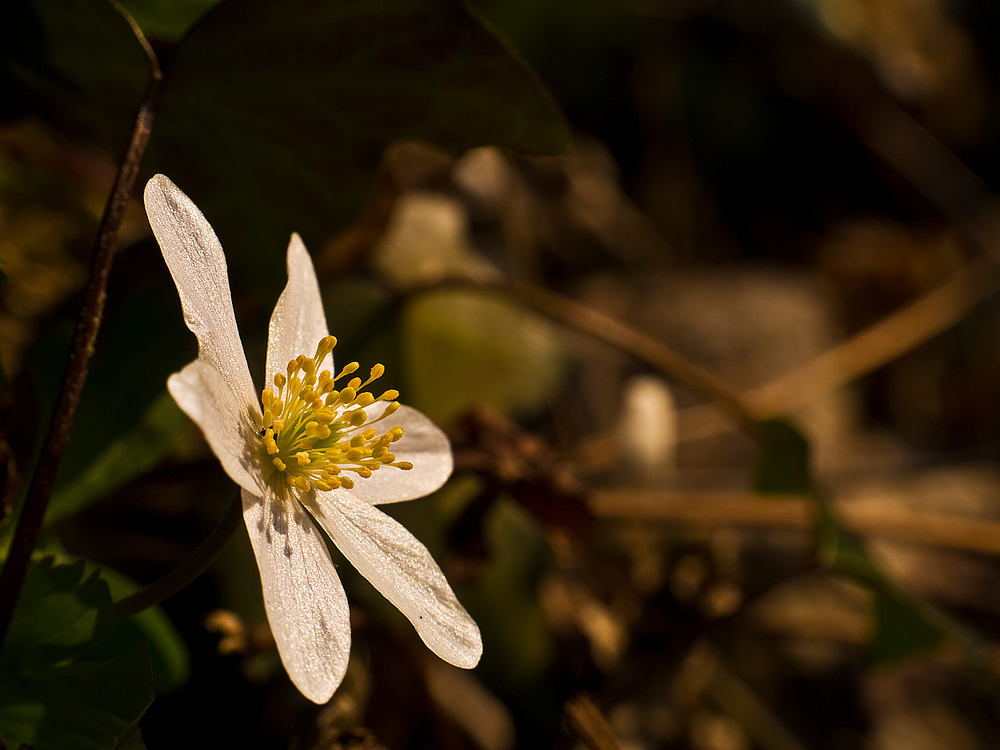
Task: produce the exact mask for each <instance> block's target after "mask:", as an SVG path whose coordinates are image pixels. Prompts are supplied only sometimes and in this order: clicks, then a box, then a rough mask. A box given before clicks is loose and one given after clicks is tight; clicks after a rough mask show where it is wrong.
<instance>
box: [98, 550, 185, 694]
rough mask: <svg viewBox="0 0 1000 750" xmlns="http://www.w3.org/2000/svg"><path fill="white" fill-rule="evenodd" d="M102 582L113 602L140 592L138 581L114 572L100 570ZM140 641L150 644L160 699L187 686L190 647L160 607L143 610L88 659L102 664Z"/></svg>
mask: <svg viewBox="0 0 1000 750" xmlns="http://www.w3.org/2000/svg"><path fill="white" fill-rule="evenodd" d="M101 578H102V579H104V581H105V582H106V583H107V584H108V588H109V589H110V590H111V598H112V599H113V600H114V601H120V600H121V599H124V598H125V597H126V596H129V595H131V594H134V593H135V592H136V591H138V590H139V585H138V584H137V583H136V582H135V581H133V580H131V579H130V578H128V577H127V576H125V575H122V574H121V573H119V572H117V571H115V570H112V569H111V568H107V567H104V568H101ZM141 641H146V642H147V643H148V644H149V660H150V662H151V663H152V667H153V684H154V686H155V688H156V693H157V694H158V695H160V694H163V693H169V692H171V691H173V690H176V689H177V688H179V687H181V686H182V685H183V684H184V683H185V682H187V679H188V677H189V675H190V670H191V658H190V655H189V653H188V649H187V645H186V644H185V643H184V641H183V639H182V638H181V636H180V633H178V632H177V629H176V628H175V627H174V625H173V623H172V622H171V621H170V619H169V618H168V617H167V616H166V615H165V614H164V612H163V610H162V609H161V608H160V607H150V608H149V609H144V610H143V611H142V612H139V613H138V614H135V615H133V616H132V617H130V618H128V619H127V620H123V621H121V622H119V623H118V627H117V628H115V631H114V632H113V633H112V634H111V635H110V636H108V639H107V640H106V641H105V642H104V643H102V644H101V645H100V646H98V647H97V648H96V649H94V650H92V651H89V652H87V658H88V659H95V660H99V659H102V658H105V657H108V656H112V655H114V654H117V653H122V652H123V651H127V650H129V649H130V648H132V647H133V646H135V645H136V644H137V643H140V642H141Z"/></svg>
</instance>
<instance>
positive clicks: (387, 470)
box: [145, 175, 483, 703]
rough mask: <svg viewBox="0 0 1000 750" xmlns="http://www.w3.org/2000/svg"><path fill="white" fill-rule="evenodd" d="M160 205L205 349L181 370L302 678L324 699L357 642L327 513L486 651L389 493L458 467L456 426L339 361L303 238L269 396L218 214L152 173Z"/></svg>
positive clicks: (450, 634) (452, 649) (401, 599)
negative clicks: (241, 316) (210, 214)
mask: <svg viewBox="0 0 1000 750" xmlns="http://www.w3.org/2000/svg"><path fill="white" fill-rule="evenodd" d="M145 202H146V212H147V214H148V215H149V223H150V224H151V225H152V227H153V233H154V234H155V235H156V239H157V241H158V242H159V243H160V248H161V249H162V251H163V258H164V260H166V262H167V266H168V267H169V268H170V273H171V275H172V276H173V278H174V283H175V284H176V285H177V292H178V294H179V295H180V298H181V306H182V308H183V309H184V320H185V322H186V323H187V327H188V328H190V329H191V331H192V332H193V333H194V335H195V336H196V337H197V338H198V358H197V359H196V360H195V361H194V362H191V363H190V364H189V365H187V367H185V368H184V369H183V370H181V371H180V372H177V373H174V374H173V375H171V376H170V378H169V380H168V381H167V388H168V390H169V391H170V394H171V395H172V396H173V397H174V400H176V401H177V404H178V406H180V408H181V409H183V410H184V412H185V413H187V415H188V416H189V417H191V419H192V420H194V422H195V423H196V424H197V425H198V426H199V427H200V428H201V430H202V432H204V434H205V439H206V440H207V441H208V444H209V445H210V446H211V448H212V450H213V451H214V452H215V455H216V456H218V458H219V461H220V462H221V463H222V466H223V468H224V469H225V470H226V473H227V474H229V476H230V477H231V478H232V479H233V481H235V482H236V483H237V484H238V485H239V486H240V487H241V488H242V498H243V518H244V520H245V521H246V526H247V532H248V533H249V534H250V540H251V542H252V543H253V549H254V553H255V554H256V556H257V565H258V567H259V568H260V579H261V583H262V585H263V589H264V605H265V608H266V610H267V619H268V621H269V622H270V624H271V630H272V631H273V632H274V639H275V641H276V642H277V645H278V653H279V654H280V655H281V661H282V662H283V663H284V665H285V669H287V670H288V674H289V676H290V677H291V678H292V682H294V683H295V685H296V686H297V687H298V688H299V690H301V691H302V693H303V694H304V695H305V696H306V697H307V698H309V699H310V700H313V701H315V702H317V703H322V702H325V701H327V700H329V698H330V696H331V695H332V694H333V691H334V690H335V689H336V688H337V686H338V685H339V684H340V682H341V680H342V679H343V677H344V672H345V670H346V668H347V660H348V656H349V654H350V650H351V629H350V621H349V610H348V606H347V597H346V596H345V595H344V587H343V586H342V585H341V583H340V579H339V578H338V577H337V573H336V571H335V569H334V565H333V562H332V561H331V559H330V554H329V552H328V551H327V547H326V543H325V542H324V540H323V537H322V536H321V535H320V533H319V531H318V530H317V528H316V526H315V524H314V521H315V522H316V523H318V524H319V525H320V526H322V527H323V530H324V531H326V533H327V534H328V535H329V537H330V539H332V540H333V543H334V544H336V545H337V548H338V549H340V551H341V552H342V553H343V554H344V556H345V557H346V558H347V559H348V560H350V561H351V563H352V564H353V565H354V566H355V567H356V568H357V569H358V571H359V572H360V573H361V574H362V575H363V576H365V578H367V579H368V580H369V581H370V582H371V583H372V585H374V586H375V588H376V589H378V590H379V591H380V592H381V593H382V594H383V595H384V596H385V597H386V598H387V599H388V600H389V601H391V602H392V603H393V604H394V605H395V606H396V607H398V608H399V610H400V611H401V612H402V613H403V614H404V615H406V616H407V617H408V618H409V620H410V622H412V623H413V626H414V627H415V628H416V630H417V633H418V634H419V635H420V637H421V638H422V639H423V641H424V643H426V644H427V645H428V646H429V647H430V649H431V650H432V651H434V653H436V654H437V655H438V656H440V657H441V658H442V659H444V660H445V661H447V662H450V663H451V664H454V665H456V666H459V667H465V668H471V667H474V666H475V665H476V664H477V663H478V661H479V657H480V655H481V654H482V650H483V646H482V640H481V639H480V635H479V628H477V627H476V623H475V622H473V620H472V618H471V617H469V615H468V613H467V612H466V611H465V609H463V608H462V605H461V604H459V602H458V599H456V598H455V594H454V593H453V592H452V590H451V587H450V586H449V585H448V581H447V580H446V579H445V577H444V575H443V574H442V573H441V569H440V568H438V566H437V564H436V563H435V562H434V560H433V558H431V556H430V553H428V551H427V549H426V548H425V547H424V546H423V545H422V544H421V543H420V542H418V541H417V540H416V538H414V537H413V535H412V534H410V533H409V532H408V531H407V530H406V529H405V528H403V526H401V525H400V524H399V523H397V522H396V521H394V520H393V519H392V518H390V517H389V516H387V515H385V514H384V513H382V512H381V511H379V510H377V509H376V508H375V505H377V504H380V503H394V502H399V501H402V500H412V499H413V498H416V497H421V496H423V495H426V494H428V493H429V492H432V491H434V490H436V489H437V488H438V487H440V486H441V485H442V484H443V483H444V482H445V480H446V479H447V478H448V476H449V475H450V474H451V469H452V457H451V448H450V446H449V444H448V439H447V438H446V437H445V436H444V434H443V433H442V432H441V430H439V429H438V428H437V427H436V426H435V425H434V424H433V423H432V422H431V421H430V420H429V419H427V417H425V416H423V415H422V414H421V413H420V412H418V411H416V410H415V409H410V408H408V407H406V406H400V405H399V402H397V401H396V398H397V397H398V395H399V394H398V393H397V392H396V391H393V390H387V391H385V392H384V393H382V394H381V395H379V396H374V395H373V394H372V393H371V392H369V391H367V390H365V389H366V388H367V387H368V386H369V385H370V384H371V383H372V382H373V381H375V380H377V379H378V378H379V377H380V376H381V375H382V373H383V371H384V368H383V367H382V365H375V366H374V367H373V368H372V369H371V372H370V375H369V376H368V377H367V378H366V379H365V380H363V381H362V379H361V378H360V377H352V374H353V373H354V372H355V371H356V370H358V364H357V363H356V362H353V363H351V364H349V365H347V366H346V367H344V368H343V369H341V371H340V372H339V373H337V372H336V371H335V370H334V366H333V355H332V350H333V347H334V346H335V345H336V339H334V338H333V337H332V336H330V334H329V332H328V330H327V327H326V318H325V316H324V313H323V304H322V301H321V299H320V292H319V284H318V283H317V281H316V273H315V271H314V270H313V265H312V261H311V260H310V258H309V253H308V252H307V251H306V248H305V246H304V245H303V244H302V240H301V239H300V238H299V236H298V235H297V234H293V235H292V239H291V243H290V244H289V246H288V285H287V286H286V287H285V290H284V291H283V292H282V294H281V297H280V298H279V299H278V304H277V305H276V306H275V308H274V313H273V314H272V315H271V324H270V329H269V336H268V346H267V368H266V371H265V373H266V377H267V378H268V384H267V385H268V387H266V388H264V390H263V392H262V393H261V396H260V398H258V397H257V393H256V390H255V389H254V386H253V382H252V381H251V378H250V371H249V370H248V369H247V362H246V355H245V354H244V353H243V344H242V342H241V341H240V335H239V331H238V330H237V327H236V317H235V315H234V314H233V303H232V299H231V297H230V291H229V278H228V274H227V271H226V258H225V255H224V254H223V252H222V246H221V245H220V244H219V240H218V239H217V238H216V236H215V232H214V231H213V230H212V227H211V226H210V225H209V223H208V222H207V221H206V220H205V217H204V216H203V215H202V213H201V212H200V211H199V210H198V208H197V207H196V206H195V205H194V203H192V202H191V200H190V199H189V198H188V197H187V196H186V195H184V193H182V192H181V191H180V189H178V188H177V186H176V185H174V184H173V183H172V182H171V181H170V180H168V179H167V178H166V177H164V176H163V175H157V176H156V177H154V178H153V179H151V180H150V181H149V183H148V184H147V185H146V191H145Z"/></svg>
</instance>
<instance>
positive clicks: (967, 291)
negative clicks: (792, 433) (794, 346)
mask: <svg viewBox="0 0 1000 750" xmlns="http://www.w3.org/2000/svg"><path fill="white" fill-rule="evenodd" d="M998 286H1000V279H998V275H997V267H996V264H995V262H994V261H993V260H992V258H990V257H989V256H987V255H981V256H979V257H977V258H976V259H975V260H972V261H970V262H969V263H967V264H966V265H965V266H962V267H961V268H960V269H958V270H957V271H956V272H955V273H954V274H953V275H952V277H951V278H950V279H949V280H948V281H946V282H945V283H944V284H942V285H941V286H939V287H938V288H937V289H934V290H933V291H931V292H928V293H927V294H925V295H924V296H922V297H920V298H918V299H916V300H914V301H913V302H911V303H909V304H908V305H905V306H904V307H902V308H900V309H899V310H897V311H896V312H894V313H892V314H891V315H888V316H887V317H885V318H883V319H882V320H880V321H879V322H878V323H876V324H874V325H873V326H871V327H869V328H866V329H865V330H864V331H862V332H860V333H859V334H857V335H856V336H853V337H851V338H850V339H848V340H847V341H844V342H842V343H840V344H838V345H836V346H834V347H833V348H832V349H829V350H827V351H826V352H824V353H823V354H821V355H819V356H818V357H816V358H814V359H812V360H810V361H809V362H806V363H805V364H804V365H803V366H802V367H799V368H798V369H796V370H793V371H792V372H790V373H786V374H785V375H782V376H780V377H778V378H775V379H774V380H772V381H771V382H769V383H765V384H763V385H760V386H757V387H756V388H751V389H750V390H748V391H746V392H744V393H743V394H742V399H743V401H744V402H745V403H746V404H748V406H749V408H751V409H752V410H753V411H754V412H756V413H758V414H760V415H763V416H779V415H784V414H789V413H791V412H793V411H795V410H796V409H798V408H799V407H801V406H805V405H806V404H809V403H811V402H813V401H815V400H816V399H818V398H820V397H821V396H824V395H825V394H827V393H830V392H832V391H834V390H836V389H838V388H840V387H842V386H844V385H847V384H848V383H850V382H851V381H852V380H854V379H856V378H859V377H861V376H862V375H865V374H866V373H869V372H871V371H872V370H875V369H877V368H879V367H881V366H882V365H885V364H887V363H889V362H891V361H892V360H894V359H896V358H897V357H899V356H900V355H902V354H905V353H906V352H908V351H910V350H911V349H914V348H916V347H917V346H919V345H920V344H922V343H924V342H925V341H928V340H930V339H932V338H933V337H934V336H937V335H938V334H940V333H942V332H943V331H946V330H947V329H948V328H950V327H951V326H953V325H955V324H956V323H958V322H959V321H961V320H962V319H963V318H964V317H965V316H966V315H967V314H968V312H969V311H970V310H971V309H972V308H973V307H975V306H976V305H978V304H979V303H980V302H982V301H984V300H985V299H987V298H988V297H989V296H990V295H992V294H994V293H996V291H997V288H998ZM678 428H679V429H678V431H679V439H680V440H682V441H691V440H699V439H703V438H708V437H713V436H715V435H719V434H722V433H724V432H727V431H729V430H730V429H731V425H730V424H729V423H728V421H726V420H724V419H722V418H720V415H718V413H717V412H716V409H715V407H714V406H713V405H711V404H703V405H698V406H693V407H690V408H687V409H684V410H682V411H680V412H678Z"/></svg>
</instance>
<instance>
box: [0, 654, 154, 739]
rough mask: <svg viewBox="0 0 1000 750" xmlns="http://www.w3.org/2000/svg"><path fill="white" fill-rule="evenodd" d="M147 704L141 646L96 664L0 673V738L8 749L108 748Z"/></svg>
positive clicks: (147, 673)
mask: <svg viewBox="0 0 1000 750" xmlns="http://www.w3.org/2000/svg"><path fill="white" fill-rule="evenodd" d="M152 700H153V687H152V675H151V670H150V666H149V655H148V653H147V648H146V645H145V644H140V645H138V646H136V647H135V648H133V649H132V650H131V651H129V652H128V653H125V654H122V655H121V656H118V657H116V658H113V659H109V660H107V661H101V662H76V663H72V664H68V665H65V666H57V667H50V668H48V669H37V670H26V671H24V672H20V673H4V674H2V675H0V737H2V738H3V740H4V741H5V742H6V744H7V746H8V747H14V748H16V747H19V746H20V745H21V744H22V743H23V744H26V745H29V746H31V747H32V748H34V749H35V750H114V748H115V747H116V746H117V745H118V743H119V741H120V740H121V739H122V738H123V737H125V735H126V734H127V733H128V732H129V731H130V730H131V729H132V728H133V727H134V726H135V725H136V722H137V721H138V720H139V717H140V716H142V714H143V712H144V711H145V710H146V708H147V707H148V706H149V704H150V703H151V702H152Z"/></svg>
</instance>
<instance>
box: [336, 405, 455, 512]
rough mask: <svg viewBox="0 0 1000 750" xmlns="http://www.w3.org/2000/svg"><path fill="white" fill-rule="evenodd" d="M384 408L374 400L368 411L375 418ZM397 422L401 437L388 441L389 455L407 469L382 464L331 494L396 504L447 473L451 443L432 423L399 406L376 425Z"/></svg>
mask: <svg viewBox="0 0 1000 750" xmlns="http://www.w3.org/2000/svg"><path fill="white" fill-rule="evenodd" d="M383 409H385V404H384V403H376V404H374V405H373V406H370V407H369V408H368V410H367V411H368V412H369V413H370V414H372V415H373V416H374V417H378V416H379V415H380V414H381V413H382V410H383ZM396 425H399V426H400V427H402V428H403V437H401V438H400V439H399V440H397V441H396V442H395V443H393V444H392V454H393V455H394V456H395V457H396V460H397V461H409V462H410V463H411V464H413V468H412V469H410V470H409V471H403V470H402V469H396V468H394V467H392V466H383V467H382V468H381V469H379V470H378V471H376V472H375V473H374V474H372V475H371V476H370V477H368V478H367V479H356V480H355V482H354V489H351V490H335V491H334V492H335V494H337V495H340V494H350V495H351V496H352V497H354V498H356V499H358V500H364V501H365V502H367V503H372V504H374V505H381V504H382V503H398V502H402V501H404V500H413V499H414V498H417V497H423V496H424V495H429V494H430V493H431V492H433V491H434V490H436V489H437V488H438V487H440V486H441V485H443V484H444V483H445V482H446V481H447V480H448V477H450V476H451V470H452V457H451V444H450V443H449V442H448V438H447V437H446V436H445V434H444V433H443V432H442V431H441V428H439V427H438V426H437V425H436V424H434V423H433V422H432V421H431V420H430V419H428V418H427V417H425V416H424V415H423V414H421V413H420V412H419V411H417V410H416V409H413V408H411V407H409V406H400V407H399V410H398V411H397V412H396V413H395V414H393V415H392V416H390V417H387V418H386V419H385V420H383V421H382V422H380V423H379V424H377V425H376V427H381V428H382V429H380V430H379V433H380V434H381V433H382V432H384V431H385V430H387V429H389V428H391V427H395V426H396Z"/></svg>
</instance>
